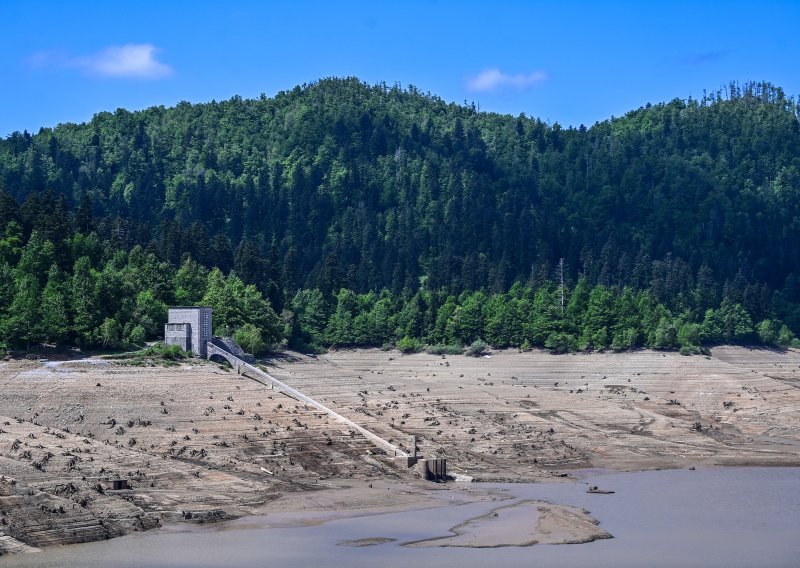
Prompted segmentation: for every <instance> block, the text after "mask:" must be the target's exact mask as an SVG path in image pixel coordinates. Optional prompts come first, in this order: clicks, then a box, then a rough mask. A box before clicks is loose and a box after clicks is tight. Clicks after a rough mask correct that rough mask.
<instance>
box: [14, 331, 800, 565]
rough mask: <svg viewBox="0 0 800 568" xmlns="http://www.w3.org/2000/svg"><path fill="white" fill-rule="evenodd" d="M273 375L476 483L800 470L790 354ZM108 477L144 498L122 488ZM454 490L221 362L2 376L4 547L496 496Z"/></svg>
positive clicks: (418, 359) (18, 365)
mask: <svg viewBox="0 0 800 568" xmlns="http://www.w3.org/2000/svg"><path fill="white" fill-rule="evenodd" d="M266 368H267V369H268V370H269V372H270V373H272V374H273V375H274V376H275V377H276V378H278V379H280V380H283V381H285V382H287V383H288V384H290V385H291V386H293V387H295V388H297V389H299V390H301V391H302V392H304V393H306V394H308V395H309V396H311V397H314V398H316V399H317V400H318V401H320V402H322V403H323V404H326V405H328V406H329V407H330V408H333V409H334V410H336V411H337V412H339V413H341V414H343V415H345V416H347V417H349V418H351V419H353V420H354V421H355V422H357V423H359V424H361V425H362V426H364V427H366V428H368V429H371V430H372V431H374V432H375V433H377V434H379V435H381V436H382V437H384V438H386V439H389V440H392V441H393V443H395V444H398V445H401V446H403V447H408V444H409V436H410V435H411V434H415V435H417V436H418V447H419V451H420V453H421V454H423V455H425V456H440V457H447V459H448V469H449V472H450V473H451V474H453V473H454V474H460V475H465V476H470V477H472V478H473V479H474V480H476V481H490V480H491V481H537V480H543V479H547V478H554V477H559V476H561V475H563V474H565V473H568V472H569V471H571V470H574V469H579V468H587V467H603V468H609V469H616V470H640V469H652V468H670V467H690V466H707V465H762V466H772V465H800V353H798V352H797V351H794V350H790V351H786V352H778V351H770V350H750V349H745V348H734V347H719V348H715V349H714V350H713V354H712V356H711V357H704V356H694V357H682V356H680V355H678V354H675V353H660V352H653V351H639V352H633V353H621V354H603V353H599V354H574V355H562V356H553V355H549V354H547V353H543V352H529V353H517V352H511V351H503V352H495V353H493V354H492V355H491V356H490V357H487V358H479V359H474V358H469V357H465V356H447V357H441V356H435V355H427V354H417V355H407V356H405V355H400V354H399V353H397V352H384V351H379V350H359V351H337V352H332V353H329V354H327V355H322V356H319V357H318V358H312V357H307V356H304V355H298V354H290V355H287V356H286V357H284V358H281V359H275V360H271V361H268V362H267V365H266ZM115 479H127V480H128V481H129V483H130V485H131V489H130V490H123V491H112V490H110V488H111V482H112V481H113V480H115ZM441 487H442V486H435V485H433V484H427V483H424V482H422V481H420V480H419V479H418V476H417V474H416V473H415V472H414V471H413V470H405V469H402V468H399V467H397V466H395V465H394V464H393V463H392V462H391V460H389V459H388V457H387V456H383V455H381V452H380V451H378V450H377V449H375V448H374V447H373V446H372V445H371V444H370V443H368V442H367V441H366V440H365V439H363V438H362V437H360V436H359V435H356V434H355V433H354V432H350V431H349V430H348V429H347V428H346V427H345V426H343V425H342V424H340V423H338V422H336V421H334V420H333V419H331V418H329V417H328V416H327V415H325V414H323V413H322V412H320V411H319V410H317V409H314V408H310V407H306V406H305V405H303V404H301V403H299V402H297V401H294V400H292V399H290V398H287V397H285V396H283V395H280V394H278V393H277V392H275V391H271V390H269V389H267V388H265V387H264V386H263V385H260V384H258V383H256V382H254V381H251V380H248V379H247V378H245V377H240V376H237V375H236V374H235V373H233V372H231V371H226V370H224V369H221V368H220V367H219V366H218V365H216V364H213V363H210V362H194V363H186V364H182V365H180V366H178V367H166V368H165V367H127V366H123V365H118V364H116V363H114V362H111V361H105V360H89V361H87V360H79V361H66V362H34V361H6V362H0V553H2V552H3V551H24V550H25V549H26V548H25V547H26V545H29V546H34V547H41V546H47V545H51V544H61V543H71V542H83V541H90V540H97V539H102V538H110V537H113V536H118V535H121V534H125V533H127V532H130V531H135V530H143V529H148V528H151V527H155V526H158V525H160V524H163V523H166V522H171V521H181V520H186V521H190V522H194V521H213V520H218V519H224V518H230V517H235V516H241V515H246V514H263V513H267V512H274V511H311V510H313V511H317V512H322V513H323V514H324V512H325V511H327V512H329V513H330V514H332V515H333V514H336V515H338V514H347V512H349V513H350V514H361V513H370V512H379V511H387V510H397V509H402V508H414V507H432V506H437V505H440V504H441V503H443V502H445V500H450V501H452V499H454V498H455V499H466V500H469V499H473V500H474V499H480V498H486V497H485V496H484V497H482V496H481V495H480V492H476V491H472V492H466V493H465V492H458V493H455V492H450V491H447V490H445V491H432V490H431V489H434V488H441ZM444 487H446V486H444ZM343 511H344V513H343Z"/></svg>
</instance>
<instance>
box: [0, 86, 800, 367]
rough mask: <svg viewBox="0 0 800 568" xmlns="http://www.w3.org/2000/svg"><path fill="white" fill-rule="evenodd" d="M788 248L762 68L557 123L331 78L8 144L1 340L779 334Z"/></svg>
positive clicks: (617, 346) (792, 294)
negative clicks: (177, 331)
mask: <svg viewBox="0 0 800 568" xmlns="http://www.w3.org/2000/svg"><path fill="white" fill-rule="evenodd" d="M798 243H800V104H798V103H797V102H796V101H795V100H794V99H793V98H790V97H787V96H786V95H785V94H784V93H783V92H782V90H781V89H780V88H777V87H774V86H772V85H770V84H766V83H752V84H746V85H738V84H731V85H728V86H726V87H725V88H724V89H723V90H721V91H718V92H714V93H711V94H704V96H703V97H702V98H700V99H689V100H678V99H676V100H673V101H671V102H668V103H662V104H657V105H650V104H648V105H646V106H644V107H642V108H639V109H638V110H635V111H632V112H630V113H628V114H627V115H625V116H623V117H620V118H611V119H609V120H606V121H603V122H600V123H597V124H595V125H593V126H591V127H584V126H580V127H579V128H562V127H561V126H559V125H558V124H548V123H545V122H542V121H541V120H539V119H535V118H530V117H527V116H525V115H520V116H516V117H515V116H508V115H499V114H494V113H487V112H481V111H480V110H479V109H477V108H476V107H475V105H457V104H448V103H445V102H444V101H442V100H441V99H439V98H438V97H436V96H433V95H430V94H426V93H422V92H420V91H419V90H417V89H415V88H413V87H409V88H406V89H403V88H400V87H398V86H393V87H391V86H387V85H383V84H381V85H375V86H370V85H367V84H364V83H362V82H360V81H358V80H356V79H325V80H320V81H318V82H315V83H312V84H310V85H304V86H302V87H296V88H294V89H293V90H291V91H286V92H282V93H279V94H278V95H277V96H275V97H274V98H268V97H265V96H262V97H261V98H259V99H256V100H244V99H241V98H238V97H234V98H233V99H231V100H228V101H224V102H212V103H209V104H196V105H194V104H189V103H181V104H179V105H177V106H176V107H174V108H169V109H167V108H164V107H155V108H150V109H147V110H144V111H141V112H128V111H125V110H122V109H120V110H117V111H116V112H115V113H105V112H104V113H100V114H97V115H96V116H95V117H94V118H93V119H92V121H91V122H89V123H87V124H62V125H59V126H57V127H55V128H42V129H41V130H40V131H39V132H38V133H37V134H34V135H31V134H29V133H27V132H25V133H19V132H16V133H14V134H12V135H10V136H9V137H7V138H6V139H4V140H0V349H9V348H29V347H31V346H33V345H37V344H42V343H46V344H50V345H52V344H55V345H78V346H80V347H83V348H103V347H104V348H110V347H121V346H127V345H136V344H141V343H142V342H143V341H145V340H148V339H153V338H156V337H158V335H159V334H160V333H161V332H162V329H163V327H162V326H163V323H164V321H165V319H166V306H167V305H173V304H203V305H210V306H212V307H213V308H214V310H215V312H214V319H215V327H216V328H217V329H216V330H215V331H216V332H217V333H226V334H235V336H236V337H237V338H238V339H239V340H240V341H241V342H242V343H243V344H244V345H245V347H246V348H248V349H250V350H251V351H254V352H258V351H261V350H263V349H265V348H270V347H274V346H278V345H281V344H283V343H287V342H288V344H289V345H290V346H293V347H296V348H300V349H305V350H309V349H317V348H324V347H330V346H339V347H342V346H356V345H377V346H381V345H386V344H396V345H397V346H398V347H400V348H402V349H403V350H407V351H411V350H416V349H421V348H423V347H424V346H426V345H427V346H429V348H432V349H442V348H444V347H443V346H454V345H469V344H470V343H472V342H474V341H476V340H479V339H481V340H483V341H485V342H487V343H488V344H490V345H492V346H495V347H518V348H531V347H546V348H548V349H551V350H553V351H559V352H563V351H571V350H577V349H595V350H601V349H614V350H623V349H631V348H636V347H644V346H646V347H652V348H659V349H674V348H681V349H682V350H683V351H684V352H687V353H691V352H697V351H698V350H699V348H700V346H701V345H710V344H715V343H722V342H725V343H745V344H767V345H782V346H787V345H791V344H793V342H794V344H796V342H797V340H796V339H795V334H796V333H798V332H800V248H799V247H798ZM430 346H432V347H430Z"/></svg>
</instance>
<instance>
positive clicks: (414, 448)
mask: <svg viewBox="0 0 800 568" xmlns="http://www.w3.org/2000/svg"><path fill="white" fill-rule="evenodd" d="M411 457H412V458H415V457H417V437H416V436H411Z"/></svg>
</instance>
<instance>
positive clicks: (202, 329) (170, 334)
mask: <svg viewBox="0 0 800 568" xmlns="http://www.w3.org/2000/svg"><path fill="white" fill-rule="evenodd" d="M208 341H211V308H204V307H201V306H178V307H174V308H170V309H169V315H168V317H167V324H166V325H165V326H164V344H165V345H178V346H179V347H180V348H181V349H183V350H184V351H191V352H192V353H193V354H194V356H195V357H203V358H206V357H207V356H208V350H207V345H206V344H207V342H208Z"/></svg>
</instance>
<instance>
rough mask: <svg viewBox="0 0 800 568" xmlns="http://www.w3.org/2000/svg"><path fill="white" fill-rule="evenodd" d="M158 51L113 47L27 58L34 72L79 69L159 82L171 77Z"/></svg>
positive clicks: (143, 45) (146, 47) (147, 45)
mask: <svg viewBox="0 0 800 568" xmlns="http://www.w3.org/2000/svg"><path fill="white" fill-rule="evenodd" d="M158 51H159V49H158V48H157V47H156V46H154V45H152V44H150V43H138V44H137V43H130V44H127V45H112V46H109V47H106V48H105V49H103V50H101V51H98V52H97V53H93V54H90V55H83V56H71V55H68V54H66V53H64V52H61V51H39V52H36V53H34V54H33V55H31V56H30V57H28V59H27V60H26V61H27V63H28V65H29V66H31V67H33V68H48V67H50V68H53V67H55V68H62V69H80V70H82V71H83V72H84V73H86V74H88V75H95V76H100V77H116V78H131V79H161V78H164V77H168V76H169V75H172V73H173V69H172V67H170V66H169V65H167V64H165V63H162V62H161V61H158V59H157V58H156V54H157V53H158Z"/></svg>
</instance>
